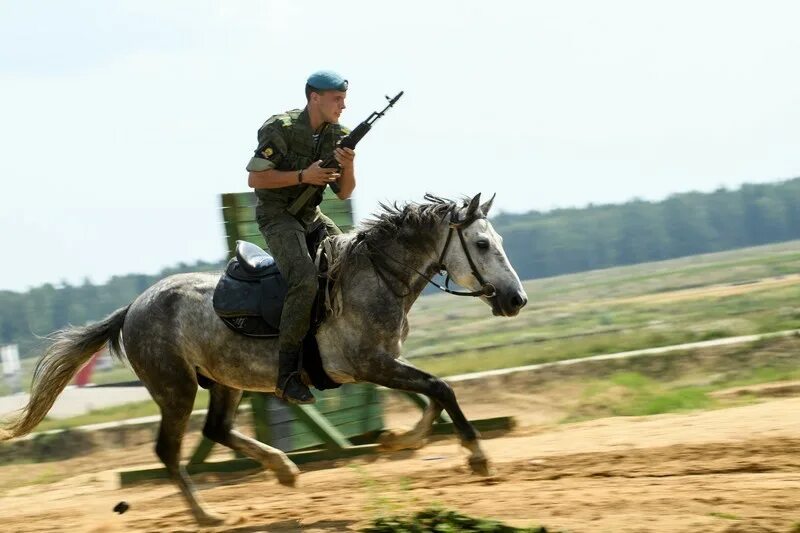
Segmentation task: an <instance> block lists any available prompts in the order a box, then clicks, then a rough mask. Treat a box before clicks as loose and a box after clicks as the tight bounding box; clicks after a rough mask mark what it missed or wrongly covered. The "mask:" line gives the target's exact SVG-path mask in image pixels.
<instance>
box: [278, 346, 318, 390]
mask: <svg viewBox="0 0 800 533" xmlns="http://www.w3.org/2000/svg"><path fill="white" fill-rule="evenodd" d="M301 355H302V351H301V350H299V349H298V350H282V351H281V352H280V354H279V356H278V384H277V387H276V388H275V395H276V396H277V397H278V398H281V399H283V400H286V401H287V402H292V403H314V402H315V401H317V400H316V398H314V395H313V394H311V391H310V390H308V387H307V386H306V385H305V384H304V383H303V380H302V379H301V378H300V369H301V365H302V362H303V360H302V357H301Z"/></svg>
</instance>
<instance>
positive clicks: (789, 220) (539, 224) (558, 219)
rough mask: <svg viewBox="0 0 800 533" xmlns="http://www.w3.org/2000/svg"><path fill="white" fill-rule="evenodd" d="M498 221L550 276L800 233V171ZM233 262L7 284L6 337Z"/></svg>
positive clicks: (527, 262) (523, 268) (520, 261)
mask: <svg viewBox="0 0 800 533" xmlns="http://www.w3.org/2000/svg"><path fill="white" fill-rule="evenodd" d="M492 222H493V223H494V226H495V229H497V231H498V232H500V233H501V234H502V235H503V237H504V244H505V249H506V252H507V253H508V256H509V258H510V259H511V262H512V264H513V265H514V267H515V268H516V270H517V272H518V273H519V276H520V278H522V279H533V278H542V277H547V276H555V275H558V274H567V273H571V272H580V271H584V270H593V269H598V268H607V267H611V266H616V265H628V264H633V263H641V262H646V261H657V260H660V259H670V258H674V257H681V256H687V255H694V254H701V253H708V252H717V251H721V250H730V249H733V248H743V247H747V246H755V245H758V244H766V243H772V242H779V241H787V240H793V239H800V178H796V179H793V180H789V181H784V182H781V183H772V184H765V185H744V186H742V187H741V188H739V189H737V190H727V189H719V190H717V191H714V192H712V193H686V194H676V195H673V196H670V197H669V198H667V199H666V200H663V201H660V202H646V201H643V200H633V201H631V202H628V203H625V204H621V205H590V206H588V207H586V208H581V209H577V208H576V209H556V210H554V211H548V212H538V211H531V212H529V213H526V214H506V213H501V214H499V215H497V216H495V217H493V218H492ZM223 264H224V261H221V262H220V263H206V262H197V263H195V264H180V265H178V266H177V267H175V268H170V269H165V270H163V271H162V272H160V273H159V274H157V275H153V276H148V275H144V274H129V275H126V276H115V277H113V278H111V280H110V281H109V282H108V283H106V284H104V285H93V284H92V283H90V282H89V281H88V280H87V281H85V282H84V283H83V284H82V285H77V286H73V285H69V284H67V283H63V284H61V285H60V286H58V287H55V286H53V285H50V284H47V285H44V286H42V287H37V288H35V289H31V290H29V291H27V292H25V293H17V292H10V291H0V344H18V345H19V348H20V354H21V356H22V357H31V356H35V355H38V353H39V350H40V349H41V347H42V345H43V341H42V339H40V338H37V336H43V335H47V334H49V333H51V332H53V331H55V330H57V329H60V328H62V327H64V326H66V325H68V324H76V325H77V324H85V323H87V322H89V321H93V320H98V319H100V318H102V317H104V316H105V315H107V314H108V313H110V312H111V311H113V310H115V309H117V308H119V307H122V306H124V305H127V304H128V303H130V302H131V301H132V300H133V299H134V298H135V297H136V296H137V295H138V294H140V293H141V292H142V291H144V289H146V288H147V287H149V286H150V285H152V284H153V283H155V282H156V281H158V280H159V279H161V278H163V277H166V276H168V275H171V274H175V273H178V272H193V271H209V270H221V269H222V267H223Z"/></svg>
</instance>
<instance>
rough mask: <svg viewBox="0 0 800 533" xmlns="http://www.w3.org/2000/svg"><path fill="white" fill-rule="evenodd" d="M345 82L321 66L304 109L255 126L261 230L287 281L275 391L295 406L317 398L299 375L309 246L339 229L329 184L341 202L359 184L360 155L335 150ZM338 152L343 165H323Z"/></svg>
mask: <svg viewBox="0 0 800 533" xmlns="http://www.w3.org/2000/svg"><path fill="white" fill-rule="evenodd" d="M347 87H348V82H347V80H345V79H344V78H342V77H341V76H340V75H338V74H336V73H335V72H331V71H318V72H315V73H313V74H312V75H311V76H309V78H308V80H307V82H306V89H305V92H306V100H307V104H306V107H305V108H304V109H302V110H301V109H294V110H291V111H287V112H286V113H283V114H280V115H274V116H272V117H270V118H269V119H267V121H266V122H264V124H263V125H262V126H261V128H259V130H258V147H257V148H256V150H255V154H254V155H253V157H252V158H251V159H250V162H249V163H248V164H247V170H248V172H249V177H248V182H247V183H248V186H250V187H252V188H254V189H255V193H256V196H257V197H258V205H257V207H256V220H257V221H258V226H259V230H260V231H261V233H262V235H263V236H264V239H265V241H266V243H267V245H268V246H269V249H270V252H271V253H272V255H273V257H274V258H275V262H276V263H277V266H278V268H279V269H280V271H281V273H282V274H283V276H284V278H285V280H286V283H287V285H288V293H287V295H286V301H285V304H284V307H283V312H282V314H281V322H280V335H279V339H278V343H279V371H278V382H277V389H276V391H275V393H276V395H277V396H278V397H280V398H283V399H285V400H288V401H290V402H294V403H313V402H314V396H313V395H312V394H311V391H309V389H308V387H307V386H306V385H305V384H304V383H303V381H302V380H301V378H300V368H301V365H302V346H303V339H304V337H305V336H306V333H307V332H308V329H309V325H310V321H311V310H312V307H313V303H314V298H315V295H316V292H317V270H316V267H315V265H314V261H313V259H312V258H311V256H310V255H309V250H308V244H309V243H310V242H311V243H313V242H319V237H320V234H321V232H325V233H327V234H328V235H332V234H340V233H341V230H340V229H339V228H338V227H337V226H336V224H334V223H333V221H332V220H331V219H330V218H328V217H326V216H325V215H324V214H322V212H321V211H320V209H319V207H318V206H319V204H320V202H321V201H322V195H323V192H324V190H325V186H326V185H329V184H334V183H335V184H337V185H338V187H337V189H338V190H337V191H336V194H337V196H338V197H339V198H341V199H342V200H344V199H347V198H349V197H350V195H351V193H352V192H353V189H354V188H355V185H356V182H355V171H354V168H353V167H354V165H353V161H354V158H355V152H354V151H353V150H351V149H349V148H337V147H336V143H337V142H338V141H339V140H340V139H341V138H343V137H344V136H345V135H347V134H348V133H349V130H348V129H347V128H345V127H343V126H341V125H340V124H339V116H340V115H341V113H342V111H343V110H344V109H345V98H346V96H347ZM331 156H333V157H334V158H335V159H336V161H337V162H338V163H339V166H340V167H341V170H337V169H334V168H322V167H321V166H320V165H321V163H322V161H323V160H325V159H329V158H330V157H331ZM308 186H316V187H315V189H314V190H315V191H316V192H315V194H314V195H313V196H312V197H311V199H310V200H309V201H308V202H307V203H306V204H305V205H303V206H302V207H301V208H300V209H299V211H297V213H296V214H295V215H292V214H290V213H289V212H288V211H287V209H288V208H289V207H290V206H292V204H293V203H294V202H295V200H297V198H298V197H299V196H300V195H301V193H302V192H303V191H304V190H305V189H306V188H307V187H308Z"/></svg>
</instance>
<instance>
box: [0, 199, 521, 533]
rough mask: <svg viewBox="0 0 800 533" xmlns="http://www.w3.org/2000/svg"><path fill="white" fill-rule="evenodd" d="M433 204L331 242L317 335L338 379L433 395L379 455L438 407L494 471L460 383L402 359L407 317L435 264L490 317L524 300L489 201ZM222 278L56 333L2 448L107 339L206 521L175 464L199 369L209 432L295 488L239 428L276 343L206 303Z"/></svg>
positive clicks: (196, 502)
mask: <svg viewBox="0 0 800 533" xmlns="http://www.w3.org/2000/svg"><path fill="white" fill-rule="evenodd" d="M426 200H428V201H427V202H425V203H422V204H416V203H411V204H407V205H405V206H403V207H397V206H393V207H389V206H382V208H383V209H382V211H381V212H380V213H379V214H377V215H376V217H375V219H374V220H371V221H369V222H367V223H365V225H364V226H363V227H362V228H360V230H359V231H357V232H355V233H351V234H346V235H341V236H336V237H333V238H332V239H331V244H332V247H331V248H332V253H333V259H332V264H331V270H330V276H331V277H332V278H334V279H335V286H334V289H333V293H334V294H333V299H334V300H337V301H338V303H339V305H334V306H332V307H334V308H336V310H335V311H332V312H330V313H329V315H328V316H327V317H326V319H325V320H324V321H323V322H322V324H321V325H320V327H319V329H318V331H317V334H316V336H317V340H318V343H319V349H320V353H321V357H322V362H323V366H324V368H325V371H326V372H327V373H328V374H329V375H330V376H331V377H332V378H333V379H334V380H335V381H337V382H340V383H351V382H370V383H375V384H378V385H383V386H385V387H389V388H392V389H400V390H405V391H412V392H416V393H421V394H424V395H426V396H428V397H429V398H430V399H431V400H432V401H431V402H430V404H429V406H428V408H427V409H426V410H425V412H424V413H423V416H422V418H421V420H420V421H419V422H418V423H417V425H416V426H415V427H414V428H413V429H411V430H410V431H406V432H397V433H395V432H389V433H387V434H385V435H384V436H383V439H382V444H383V446H384V447H385V448H387V449H391V450H399V449H405V448H418V447H419V446H421V445H422V444H424V442H425V439H426V437H427V436H428V434H429V432H430V429H431V425H432V424H433V422H434V420H435V419H436V418H437V417H438V415H439V414H440V413H441V411H442V409H444V410H446V411H447V413H448V414H449V415H450V417H451V418H452V420H453V423H454V424H455V427H456V430H457V431H458V434H459V437H460V440H461V444H462V446H464V447H465V448H466V449H467V450H468V451H469V453H470V456H469V465H470V467H471V469H472V471H473V472H475V473H478V474H483V475H487V474H488V473H489V462H488V460H487V458H486V456H485V455H484V453H483V451H482V450H481V446H480V443H479V441H478V433H477V431H476V430H475V428H473V427H472V425H471V424H470V423H469V421H468V420H467V419H466V417H465V416H464V414H463V413H462V412H461V408H460V407H459V405H458V403H457V402H456V397H455V395H454V394H453V391H452V389H451V388H450V387H449V386H448V385H447V384H446V383H445V382H444V381H442V380H441V379H438V378H436V377H435V376H432V375H431V374H428V373H427V372H423V371H422V370H419V369H417V368H415V367H414V366H412V365H411V364H409V363H408V362H406V361H404V360H402V358H401V354H400V352H401V347H402V344H403V341H404V340H405V338H406V336H407V335H408V312H409V310H410V309H411V306H412V304H413V303H414V301H415V300H416V299H417V297H418V296H419V294H420V293H421V292H422V290H423V288H424V287H425V285H426V284H427V283H428V280H429V277H430V276H433V275H435V274H436V273H438V272H439V271H441V270H446V271H447V273H448V274H449V276H450V277H451V278H453V279H454V280H455V281H456V282H457V283H458V284H460V285H461V286H462V287H466V288H467V289H468V290H469V292H468V293H466V294H467V295H470V296H476V297H479V298H480V299H481V300H483V301H484V302H486V303H487V304H488V305H489V306H490V307H491V308H492V312H493V313H494V314H495V315H500V316H515V315H516V314H517V313H518V312H519V310H520V309H521V308H522V307H523V306H524V305H525V304H526V303H527V298H526V295H525V291H524V290H523V288H522V285H521V283H520V280H519V277H517V274H516V272H514V269H513V268H512V267H511V265H510V264H509V262H508V258H507V257H506V254H505V252H504V251H503V246H502V238H501V237H500V236H499V235H498V234H497V233H496V232H495V231H494V229H493V228H492V225H491V223H490V222H489V221H488V220H487V219H486V215H487V213H488V212H489V208H490V207H491V203H492V201H491V200H489V201H488V202H486V203H485V204H483V205H481V204H480V194H479V195H477V196H475V197H474V198H472V200H471V201H469V202H467V201H464V202H463V203H462V204H461V205H459V204H458V203H456V202H452V201H448V200H443V199H441V198H437V197H434V196H426ZM218 278H219V275H218V274H213V273H191V274H178V275H175V276H171V277H168V278H166V279H164V280H161V281H159V282H158V283H156V284H155V285H153V286H152V287H150V288H149V289H147V290H146V291H145V292H144V293H143V294H142V295H140V296H139V297H138V298H136V300H134V302H133V303H132V304H130V305H129V306H127V307H124V308H122V309H119V310H117V311H115V312H114V313H113V314H111V315H110V316H108V317H107V318H105V319H104V320H103V321H101V322H98V323H96V324H92V325H89V326H85V327H76V328H67V329H65V330H62V331H59V332H57V333H55V334H54V335H53V337H52V338H53V344H52V345H51V346H50V347H49V348H48V350H47V351H46V352H45V354H44V356H43V357H42V359H41V360H40V361H39V362H38V363H37V366H36V369H35V372H34V377H33V384H32V388H31V398H30V401H29V403H28V405H27V406H26V407H25V408H24V409H23V410H22V411H21V412H20V413H19V414H17V416H16V417H14V418H12V419H11V420H9V421H7V422H6V423H5V425H4V426H3V427H2V428H0V440H6V439H9V438H13V437H16V436H19V435H24V434H26V433H28V432H30V431H31V430H32V429H33V428H34V427H35V426H36V424H38V423H39V422H40V421H41V420H42V419H43V418H44V416H45V415H46V414H47V412H48V411H49V409H50V407H51V406H52V405H53V402H54V401H55V399H56V396H57V395H58V394H59V393H60V392H61V391H62V390H63V389H64V387H65V386H66V385H67V384H68V383H69V382H70V380H71V379H72V377H73V376H74V374H75V373H76V372H77V370H78V369H79V368H80V367H81V366H82V365H83V364H84V363H86V361H88V360H89V358H90V357H91V356H92V354H94V353H95V352H96V351H97V350H99V349H100V348H102V347H103V346H104V345H105V344H106V343H110V345H111V351H112V353H114V354H116V355H117V356H119V357H121V358H124V357H127V360H128V361H129V362H130V366H131V367H132V368H133V370H134V372H135V373H136V375H137V376H138V377H139V379H141V381H142V383H143V384H144V386H145V387H147V390H148V391H150V394H151V395H152V396H153V399H154V400H155V402H156V403H157V404H158V406H159V407H160V409H161V425H160V428H159V432H158V441H157V443H156V447H155V451H156V454H157V455H158V457H159V458H160V459H161V460H162V461H163V462H164V464H165V465H166V467H167V470H168V471H169V474H170V476H171V477H172V479H173V480H174V481H175V482H176V483H177V484H178V486H179V487H180V490H181V492H182V493H183V495H184V497H185V498H186V500H187V502H188V503H189V505H190V506H191V509H192V512H193V513H194V516H195V518H196V520H197V521H198V522H199V523H201V524H204V525H210V524H215V523H219V522H220V521H221V520H222V517H219V516H217V515H214V514H212V513H209V512H207V511H206V510H205V509H204V506H203V503H202V501H201V499H200V498H199V497H198V495H197V494H195V489H194V487H193V485H192V482H191V480H190V479H189V476H188V475H187V473H186V470H185V469H184V468H183V467H182V466H181V465H180V448H181V440H182V439H183V435H184V432H185V430H186V425H187V422H188V421H189V415H190V413H191V412H192V407H193V404H194V400H195V395H196V393H197V386H198V384H197V379H198V377H197V376H198V373H200V374H202V375H205V376H208V377H209V378H211V379H212V380H213V384H212V385H211V387H210V402H209V409H208V416H207V418H206V422H205V426H204V428H203V435H205V436H206V437H208V438H209V439H211V440H213V441H215V442H218V443H220V444H224V445H225V446H228V447H230V448H232V449H233V450H235V451H237V452H240V453H242V454H244V455H246V456H249V457H252V458H253V459H255V460H256V461H258V462H260V463H261V464H262V465H264V467H266V468H269V469H270V470H272V471H274V472H275V474H276V475H277V478H278V481H279V482H280V483H282V484H284V485H290V486H293V485H294V484H295V481H296V478H297V475H298V473H299V471H298V469H297V467H296V466H295V464H294V463H293V462H292V461H290V460H289V458H288V457H287V456H286V454H285V453H283V452H282V451H280V450H277V449H275V448H273V447H271V446H267V445H266V444H264V443H262V442H258V441H256V440H254V439H251V438H249V437H247V436H245V435H242V434H241V433H239V432H238V431H236V430H234V429H233V422H234V418H235V416H236V410H237V406H238V404H239V400H240V399H241V397H242V391H243V390H249V391H262V392H272V391H273V390H274V389H275V381H276V373H277V370H278V343H277V339H254V338H250V337H245V336H242V335H238V334H236V333H234V332H233V331H231V330H230V329H228V327H227V326H225V324H224V323H223V322H222V320H220V318H219V317H218V316H217V315H216V314H215V312H214V309H213V308H212V302H211V298H212V294H213V292H214V288H215V286H216V284H217V280H218ZM462 294H464V293H462ZM120 337H122V340H123V342H124V354H123V352H122V351H121V350H120Z"/></svg>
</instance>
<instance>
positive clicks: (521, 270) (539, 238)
mask: <svg viewBox="0 0 800 533" xmlns="http://www.w3.org/2000/svg"><path fill="white" fill-rule="evenodd" d="M492 222H493V224H494V227H495V229H496V230H497V231H498V232H499V233H500V234H501V235H502V236H503V238H504V246H505V249H506V253H507V254H508V257H509V259H510V260H511V263H512V264H513V265H514V268H515V269H516V270H517V273H518V274H519V276H520V278H521V279H533V278H543V277H548V276H555V275H558V274H568V273H571V272H582V271H585V270H594V269H598V268H608V267H611V266H617V265H630V264H634V263H644V262H648V261H658V260H661V259H671V258H674V257H683V256H687V255H696V254H704V253H709V252H719V251H722V250H731V249H734V248H744V247H747V246H756V245H759V244H767V243H773V242H780V241H789V240H793V239H800V178H795V179H792V180H788V181H784V182H780V183H770V184H764V185H749V184H748V185H743V186H742V187H741V188H739V189H737V190H727V189H718V190H716V191H714V192H712V193H696V192H692V193H685V194H675V195H672V196H670V197H669V198H667V199H666V200H663V201H660V202H646V201H644V200H633V201H631V202H627V203H625V204H621V205H590V206H588V207H586V208H582V209H556V210H554V211H548V212H544V213H543V212H537V211H531V212H529V213H526V214H523V215H513V214H500V215H497V216H496V217H494V218H492Z"/></svg>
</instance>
